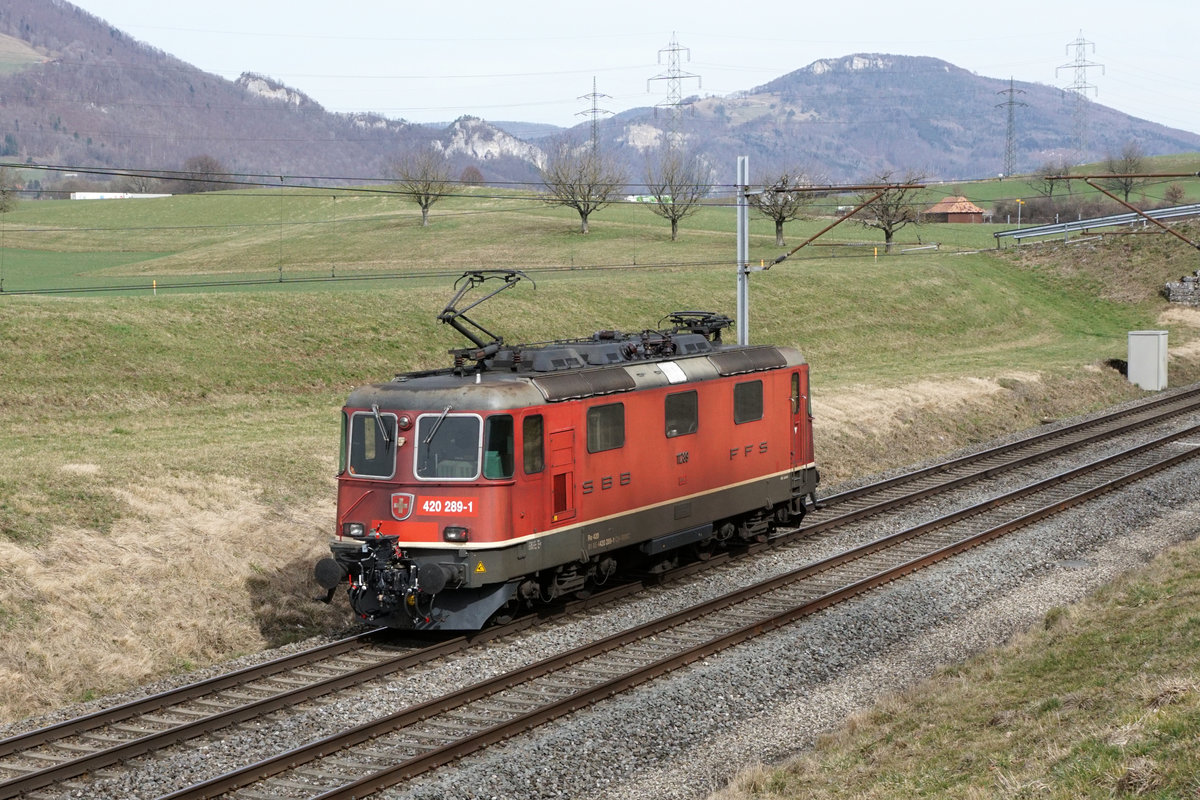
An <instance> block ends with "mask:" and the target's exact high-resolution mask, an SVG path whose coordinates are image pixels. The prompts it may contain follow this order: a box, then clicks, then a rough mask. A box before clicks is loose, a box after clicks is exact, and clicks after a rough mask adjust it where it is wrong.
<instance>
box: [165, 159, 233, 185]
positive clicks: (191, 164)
mask: <svg viewBox="0 0 1200 800" xmlns="http://www.w3.org/2000/svg"><path fill="white" fill-rule="evenodd" d="M228 178H229V171H228V170H227V169H226V168H225V165H224V164H222V163H221V162H220V161H219V160H218V159H216V158H214V157H213V156H210V155H200V156H192V157H191V158H189V159H188V160H187V161H184V162H183V172H182V173H181V174H180V176H179V180H178V181H176V187H175V191H176V192H178V193H179V194H192V193H194V192H215V191H218V190H220V189H228V188H229V186H228V185H227V180H228Z"/></svg>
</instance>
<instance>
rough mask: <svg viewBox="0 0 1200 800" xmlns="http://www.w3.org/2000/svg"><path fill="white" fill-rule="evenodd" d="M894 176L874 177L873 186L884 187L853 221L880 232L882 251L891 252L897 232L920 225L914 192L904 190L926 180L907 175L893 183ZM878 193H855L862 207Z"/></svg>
mask: <svg viewBox="0 0 1200 800" xmlns="http://www.w3.org/2000/svg"><path fill="white" fill-rule="evenodd" d="M894 178H895V175H894V174H893V173H892V172H891V171H890V170H886V171H884V172H880V173H878V174H876V175H875V177H874V178H873V182H874V183H876V184H878V185H880V186H887V187H888V188H886V189H884V190H883V194H881V195H880V196H879V197H878V198H876V199H875V200H873V201H871V203H870V205H868V206H867V207H866V208H864V209H863V210H862V211H859V212H858V214H857V216H856V217H855V220H856V221H857V222H858V224H859V225H861V226H863V227H864V228H875V229H876V230H880V231H883V242H884V249H885V250H886V251H887V252H889V253H890V252H892V238H893V237H894V236H895V235H896V232H897V231H899V230H900V229H901V228H903V227H905V226H907V225H919V224H920V217H919V213H918V209H917V206H916V202H915V201H916V197H915V194H916V192H917V191H918V190H917V189H912V188H905V187H909V186H913V185H915V184H920V183H923V182H924V181H925V176H924V175H922V174H919V173H916V172H909V173H906V174H905V176H904V178H903V179H902V180H900V181H896V180H894ZM877 191H878V190H874V191H873V190H870V189H867V190H863V191H861V192H859V193H858V202H859V204H860V205H861V204H862V203H866V202H867V201H868V200H870V199H871V198H872V197H873V196H874V195H875V193H876V192H877Z"/></svg>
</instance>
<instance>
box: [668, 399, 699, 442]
mask: <svg viewBox="0 0 1200 800" xmlns="http://www.w3.org/2000/svg"><path fill="white" fill-rule="evenodd" d="M664 406H665V410H666V418H667V419H666V424H667V430H666V433H667V438H668V439H673V438H675V437H676V436H686V435H687V434H689V433H695V432H696V429H697V428H698V427H699V426H700V411H699V408H700V407H699V403H698V402H697V400H696V392H694V391H691V392H680V393H679V394H669V395H667V399H666V402H665V403H664Z"/></svg>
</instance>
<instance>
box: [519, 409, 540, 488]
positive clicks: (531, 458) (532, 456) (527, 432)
mask: <svg viewBox="0 0 1200 800" xmlns="http://www.w3.org/2000/svg"><path fill="white" fill-rule="evenodd" d="M544 431H545V427H544V423H543V422H542V415H541V414H532V415H530V416H528V417H526V418H525V419H524V420H522V422H521V439H522V442H523V444H522V450H523V453H524V456H525V474H526V475H532V474H533V473H535V472H541V471H542V470H544V469H545V468H546V444H545V432H544Z"/></svg>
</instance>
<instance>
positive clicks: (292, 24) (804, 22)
mask: <svg viewBox="0 0 1200 800" xmlns="http://www.w3.org/2000/svg"><path fill="white" fill-rule="evenodd" d="M74 2H75V4H76V5H78V6H80V7H82V8H84V9H86V10H87V11H89V12H90V13H92V14H94V15H96V16H98V17H100V18H102V19H104V20H106V21H108V22H109V23H111V24H112V25H113V26H114V27H117V28H119V29H121V30H123V31H125V32H126V33H128V34H130V35H131V36H133V37H135V38H137V39H139V40H141V41H143V42H146V43H147V44H150V45H152V46H154V47H157V48H159V49H160V50H164V51H166V52H168V53H170V54H172V55H174V56H177V57H179V58H181V59H183V60H184V61H186V62H189V63H190V64H193V65H195V66H197V67H199V68H201V69H203V70H206V71H208V72H212V73H216V74H218V75H221V76H224V77H227V78H231V79H232V78H236V77H237V76H238V75H239V74H241V73H242V72H246V71H250V72H258V73H262V74H265V75H269V76H271V77H273V78H276V79H278V80H280V81H282V82H283V83H286V84H288V85H289V86H292V87H294V88H297V89H300V90H301V91H303V92H305V93H306V94H308V95H309V96H311V97H313V98H314V99H315V100H316V101H317V102H319V103H321V104H322V105H323V106H324V107H325V108H326V109H327V110H330V111H374V112H377V113H380V114H383V115H385V116H388V117H392V118H403V119H406V120H409V121H410V122H444V121H449V120H452V119H454V118H456V117H458V116H461V115H463V114H472V115H475V116H480V117H483V118H484V119H490V120H519V121H525V122H547V123H552V124H555V125H562V126H570V125H574V124H577V123H581V122H585V121H587V119H588V117H586V116H584V115H583V113H582V112H585V111H587V110H589V109H590V107H591V101H590V100H588V99H581V98H583V97H584V96H586V95H589V94H590V93H591V92H592V80H593V78H595V81H596V91H597V92H598V93H600V94H603V95H607V97H603V98H600V99H599V100H598V105H599V107H600V108H601V109H604V110H607V111H612V112H618V111H624V110H626V109H630V108H635V107H638V106H653V105H655V104H657V103H661V102H663V101H664V100H665V99H666V93H667V82H666V81H665V80H655V81H650V79H651V78H654V77H656V76H659V75H663V74H665V72H666V69H667V54H666V52H663V53H662V54H661V61H660V51H665V49H666V48H667V47H668V46H669V45H670V43H671V39H672V36H673V35H674V36H675V37H676V39H677V41H678V43H679V45H680V46H682V47H685V48H688V51H690V60H683V61H682V63H681V67H682V69H683V70H684V71H685V72H688V73H691V74H693V75H697V76H699V81H697V80H696V79H689V80H685V81H684V82H683V83H682V95H683V96H685V97H686V96H689V95H693V94H701V95H726V94H730V93H732V92H735V91H739V90H743V89H749V88H752V87H754V86H757V85H760V84H762V83H766V82H767V81H769V80H772V79H774V78H777V77H779V76H781V75H784V74H786V73H788V72H791V71H793V70H795V69H799V68H800V67H803V66H806V65H808V64H809V63H811V62H812V61H815V60H817V59H819V58H836V57H839V56H843V55H849V54H851V53H857V52H872V53H891V54H900V55H914V56H934V57H937V58H941V59H944V60H946V61H949V62H951V63H952V64H955V65H956V66H959V67H962V68H964V69H967V70H970V71H972V72H975V73H977V74H979V75H983V76H986V77H992V78H1001V79H1006V78H1009V77H1014V78H1016V79H1017V80H1019V81H1030V82H1035V83H1043V84H1046V85H1049V86H1053V87H1068V86H1070V85H1072V84H1073V83H1074V81H1075V70H1074V67H1073V65H1074V63H1075V59H1076V50H1075V47H1074V46H1073V45H1072V43H1073V42H1075V41H1076V40H1077V39H1079V38H1080V37H1081V36H1082V38H1083V39H1084V40H1086V41H1088V42H1091V43H1092V44H1093V45H1094V49H1093V47H1091V46H1089V47H1088V48H1087V49H1086V53H1085V58H1086V60H1088V61H1090V62H1092V63H1094V64H1097V65H1103V71H1101V68H1100V67H1099V66H1097V67H1094V68H1091V69H1089V70H1087V82H1088V83H1089V84H1091V85H1093V86H1095V87H1096V90H1095V91H1094V92H1089V97H1090V98H1091V99H1093V100H1094V101H1095V102H1098V103H1101V104H1104V105H1107V106H1111V107H1113V108H1116V109H1119V110H1121V111H1124V112H1126V113H1128V114H1132V115H1134V116H1136V117H1141V118H1143V119H1147V120H1151V121H1153V122H1159V123H1162V124H1164V125H1168V126H1170V127H1174V128H1182V129H1184V130H1188V131H1192V132H1196V133H1200V68H1197V64H1196V61H1195V58H1196V56H1195V51H1196V48H1197V44H1196V35H1197V33H1200V3H1197V2H1196V0H1142V2H1136V3H1130V2H1128V0H1089V2H1080V1H1079V0H1040V2H1031V1H1030V0H997V1H996V2H980V1H979V0H941V2H929V1H928V0H909V1H908V2H884V1H883V0H858V2H845V1H844V0H843V1H841V2H838V1H836V0H824V1H823V2H822V1H818V2H813V0H784V2H776V0H765V1H764V2H758V3H745V4H743V3H738V2H723V3H717V2H712V1H711V0H683V2H669V1H668V2H647V1H646V0H642V2H629V0H605V2H598V3H588V2H570V1H569V0H568V1H565V2H564V0H507V2H505V0H493V1H492V2H483V1H482V0H457V1H455V0H451V1H450V2H444V1H443V2H439V0H424V1H423V2H416V0H341V2H334V3H331V2H328V0H289V2H286V3H282V2H267V0H237V1H236V2H235V1H234V0H204V2H198V0H191V2H187V1H186V0H184V1H182V2H181V1H180V0H74ZM686 57H687V53H685V54H684V59H686ZM1060 67H1063V68H1062V69H1059V68H1060ZM999 100H1000V98H998V102H999Z"/></svg>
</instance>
